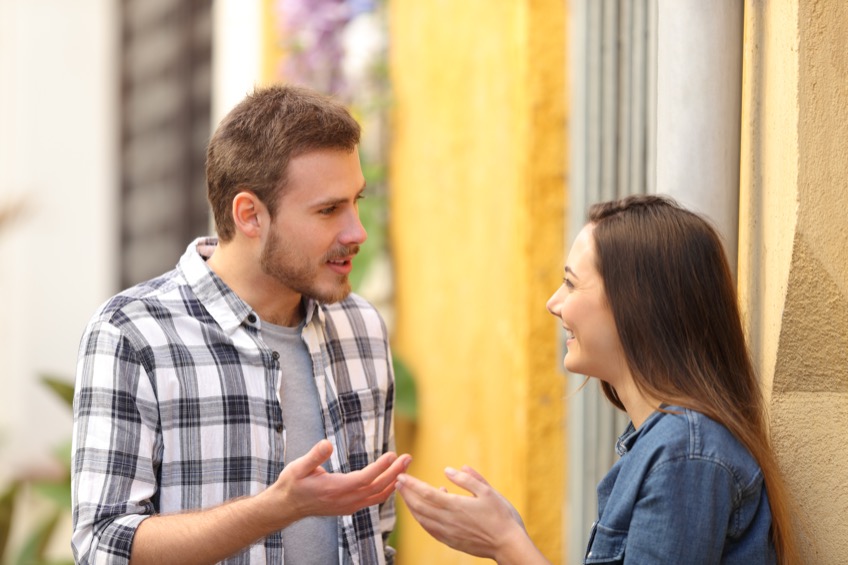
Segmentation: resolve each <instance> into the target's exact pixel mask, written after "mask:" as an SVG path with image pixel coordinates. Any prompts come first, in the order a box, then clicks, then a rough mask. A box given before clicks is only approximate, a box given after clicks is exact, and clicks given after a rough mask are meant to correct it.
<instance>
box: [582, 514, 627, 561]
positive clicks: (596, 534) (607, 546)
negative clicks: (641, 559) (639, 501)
mask: <svg viewBox="0 0 848 565" xmlns="http://www.w3.org/2000/svg"><path fill="white" fill-rule="evenodd" d="M626 545H627V532H621V531H618V530H613V529H611V528H607V527H605V526H603V525H601V524H599V523H598V522H595V523H594V524H592V532H591V534H589V544H588V546H587V547H586V557H585V558H584V560H583V563H584V564H585V565H591V564H602V563H613V564H614V563H624V548H625V546H626Z"/></svg>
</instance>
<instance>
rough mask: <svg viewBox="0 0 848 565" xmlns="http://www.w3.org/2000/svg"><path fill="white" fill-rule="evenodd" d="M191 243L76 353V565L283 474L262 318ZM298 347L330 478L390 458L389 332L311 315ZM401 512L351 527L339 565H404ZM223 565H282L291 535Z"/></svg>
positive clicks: (346, 307)
mask: <svg viewBox="0 0 848 565" xmlns="http://www.w3.org/2000/svg"><path fill="white" fill-rule="evenodd" d="M215 245H217V240H216V239H214V238H200V239H197V240H195V241H194V242H192V244H191V245H190V246H189V247H188V249H187V250H186V253H185V254H184V255H183V257H182V258H181V259H180V262H179V264H178V265H177V268H176V269H175V270H173V271H171V272H169V273H166V274H165V275H163V276H161V277H159V278H156V279H153V280H151V281H148V282H146V283H142V284H140V285H138V286H135V287H133V288H131V289H129V290H126V291H124V292H122V293H120V294H118V295H117V296H115V297H114V298H112V299H110V300H109V301H107V302H106V303H105V304H104V305H103V306H102V307H101V308H100V309H99V310H98V311H97V313H96V314H95V315H94V317H93V318H92V320H91V322H89V324H88V326H87V328H86V330H85V333H84V335H83V338H82V343H81V345H80V356H79V362H78V366H77V380H76V391H75V397H74V434H73V467H72V469H73V472H72V482H73V527H74V532H73V538H72V547H73V551H74V556H75V558H76V560H77V562H78V563H110V564H112V563H126V562H127V561H128V560H129V556H130V551H131V546H132V540H133V535H134V533H135V530H136V528H137V527H138V525H139V524H140V523H141V521H142V520H144V519H145V518H146V517H149V516H151V515H153V514H158V513H162V514H165V513H172V512H180V511H188V510H194V509H201V508H208V507H211V506H215V505H218V504H221V503H223V502H225V501H227V500H229V499H232V498H236V497H241V496H247V495H255V494H257V493H259V492H261V491H262V490H264V489H266V488H267V487H268V486H270V485H271V484H272V483H273V482H274V481H275V480H276V479H277V476H278V475H279V474H280V472H281V471H282V470H283V461H284V452H285V437H286V435H285V422H284V421H283V415H282V411H281V408H280V399H279V390H280V379H281V370H280V361H279V360H278V356H277V355H276V354H275V352H273V351H271V350H270V349H268V347H267V346H266V345H265V344H264V342H263V341H262V340H261V339H260V321H259V319H258V317H257V315H256V313H255V312H254V311H253V310H252V309H251V308H250V306H248V305H247V304H246V303H245V302H244V301H242V300H241V299H240V298H239V297H238V296H236V294H235V293H234V292H233V291H232V290H230V289H229V288H228V287H227V286H226V285H225V284H224V283H223V281H222V280H221V279H220V278H219V277H217V276H216V275H215V274H214V273H213V272H212V271H211V270H210V269H209V267H208V266H207V265H206V262H205V260H206V258H208V256H209V255H211V252H212V250H213V249H214V246H215ZM302 339H303V340H304V341H305V343H306V345H307V347H308V350H309V353H310V355H311V357H312V365H313V376H314V378H315V383H316V385H317V388H318V394H319V396H320V399H321V405H322V410H323V420H324V426H325V431H326V434H327V439H329V440H330V441H331V442H332V444H333V448H334V450H333V454H332V458H331V459H330V467H331V471H332V472H334V473H347V472H349V471H355V470H358V469H362V468H363V467H365V466H366V465H368V464H369V463H371V462H373V461H374V460H375V459H377V458H378V457H379V456H380V455H381V454H382V453H384V452H386V451H389V450H392V449H394V445H393V442H394V438H393V435H392V425H391V422H392V403H393V396H394V381H393V374H392V365H391V355H390V352H389V345H388V341H387V336H386V329H385V325H384V324H383V321H382V319H381V318H380V316H379V314H378V313H377V311H376V310H375V309H374V308H373V307H372V306H371V305H369V304H368V303H367V302H365V301H364V300H363V299H361V298H360V297H358V296H356V295H350V296H349V297H348V298H346V299H345V300H343V301H341V302H339V303H337V304H331V305H323V304H318V303H316V302H314V301H309V302H308V303H307V308H306V321H305V325H304V328H303V333H302ZM394 522H395V513H394V500H393V499H392V498H390V499H389V500H388V501H387V502H386V503H384V504H382V505H380V506H373V507H370V508H365V509H362V510H360V511H359V512H357V513H355V514H354V515H353V516H343V517H340V518H339V558H340V562H341V563H354V564H363V565H369V564H378V563H379V564H383V563H393V562H394V549H392V548H391V547H389V546H387V545H385V541H386V538H387V537H388V534H389V533H390V531H391V529H392V528H393V527H394ZM225 563H283V543H282V534H281V533H280V532H276V533H274V534H271V535H270V536H268V537H266V538H264V539H262V540H260V541H258V542H257V543H255V544H254V545H252V546H250V547H249V548H247V549H246V550H245V551H243V552H241V553H240V554H238V555H236V556H234V557H232V558H230V559H228V560H227V561H225Z"/></svg>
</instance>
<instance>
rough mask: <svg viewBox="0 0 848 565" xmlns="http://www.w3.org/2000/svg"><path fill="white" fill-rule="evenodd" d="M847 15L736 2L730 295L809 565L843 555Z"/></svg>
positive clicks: (847, 369)
mask: <svg viewBox="0 0 848 565" xmlns="http://www.w3.org/2000/svg"><path fill="white" fill-rule="evenodd" d="M846 37H848V3H845V2H842V1H841V0H829V1H819V2H812V1H800V0H787V1H785V2H767V1H765V0H758V1H748V2H746V7H745V61H744V78H743V116H742V118H743V127H742V155H741V157H742V158H741V164H742V167H741V171H742V175H741V177H742V178H741V181H742V182H741V189H742V197H741V203H740V264H739V274H740V277H739V284H740V291H741V295H742V303H743V305H745V307H746V309H747V323H748V328H749V333H750V337H751V347H752V351H753V354H754V357H755V360H756V362H757V365H758V368H759V370H760V372H761V373H762V376H763V379H764V381H765V383H766V385H767V393H768V395H769V397H770V406H771V411H772V425H773V433H774V438H775V443H776V447H777V449H778V451H779V458H780V462H781V464H782V465H783V467H784V470H785V473H786V475H787V478H788V481H789V484H790V487H791V489H792V491H793V492H794V494H795V496H796V499H797V502H798V505H799V511H798V517H799V521H800V522H801V523H802V524H805V529H806V532H805V533H804V534H802V546H803V548H804V554H805V556H806V558H807V560H808V562H809V563H841V562H844V560H845V556H846V555H848V521H846V519H845V516H846V515H848V448H846V443H845V441H844V433H845V430H846V429H848V80H846V76H848V50H846V49H845V40H846Z"/></svg>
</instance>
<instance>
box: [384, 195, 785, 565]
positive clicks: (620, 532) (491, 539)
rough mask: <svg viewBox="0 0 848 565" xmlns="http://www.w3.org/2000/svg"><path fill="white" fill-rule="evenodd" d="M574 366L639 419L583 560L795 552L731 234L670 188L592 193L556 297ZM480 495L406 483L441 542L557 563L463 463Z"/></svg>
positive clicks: (606, 483)
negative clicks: (733, 264)
mask: <svg viewBox="0 0 848 565" xmlns="http://www.w3.org/2000/svg"><path fill="white" fill-rule="evenodd" d="M547 307H548V310H549V311H550V312H551V314H553V315H554V316H556V317H558V318H560V319H561V320H562V325H563V327H564V328H565V330H566V332H567V342H566V345H567V348H568V352H567V354H566V356H565V360H564V364H565V367H566V369H568V370H569V371H570V372H572V373H579V374H584V375H588V376H591V377H594V378H597V379H598V380H599V381H600V383H601V387H602V388H603V390H604V393H605V394H606V396H607V398H608V399H609V400H610V402H612V403H613V404H614V405H615V406H616V407H618V408H620V409H622V410H625V411H626V412H627V414H628V416H629V417H630V419H631V423H630V425H629V426H628V427H627V429H626V430H625V432H624V434H623V435H622V436H621V437H620V438H619V441H618V442H617V445H616V449H617V451H618V453H619V455H621V458H620V459H619V460H618V461H617V462H616V464H615V465H613V467H612V469H611V470H610V471H609V473H608V474H607V475H606V477H604V479H603V480H602V481H601V482H600V483H599V485H598V509H599V512H598V520H597V521H596V522H595V524H594V526H593V528H592V532H591V534H590V537H589V541H588V544H587V550H586V558H585V561H584V562H585V563H686V564H697V563H727V564H730V563H740V564H744V565H756V564H761V563H762V564H766V563H796V562H797V551H796V548H795V546H794V543H793V540H792V534H791V527H790V516H789V510H788V497H787V493H786V490H785V487H784V484H783V482H782V480H781V477H780V473H779V471H778V467H777V463H776V462H775V457H774V453H773V452H772V448H771V445H770V442H769V436H768V430H767V425H766V416H765V408H764V403H763V399H762V396H761V393H760V390H759V385H758V381H757V378H756V375H755V374H754V370H753V367H752V364H751V360H750V358H749V356H748V352H747V348H746V345H745V339H744V336H743V332H742V325H741V321H740V316H739V310H738V305H737V300H736V293H735V289H734V284H733V280H732V277H731V274H730V269H729V268H728V264H727V259H726V258H725V256H724V252H723V250H722V246H721V241H720V239H719V236H718V235H717V233H716V232H715V230H714V229H713V228H712V227H711V226H710V225H709V224H708V223H707V222H706V221H704V220H703V219H702V218H701V217H699V216H697V215H696V214H693V213H691V212H688V211H686V210H684V209H683V208H681V207H679V206H678V205H677V204H675V203H674V202H673V201H672V200H670V199H668V198H663V197H659V196H632V197H628V198H624V199H622V200H618V201H613V202H606V203H602V204H597V205H595V206H593V207H592V208H591V209H590V211H589V222H588V224H587V225H586V226H585V227H584V228H583V230H582V231H581V232H580V234H579V235H578V236H577V238H576V240H575V241H574V244H573V246H572V248H571V251H570V253H569V255H568V259H567V262H566V265H565V278H564V280H563V285H562V286H561V287H560V288H559V289H558V290H557V291H556V293H555V294H554V295H553V296H552V297H551V299H550V300H549V301H548V304H547ZM445 473H446V475H447V477H448V479H449V480H451V481H452V482H453V483H455V484H457V485H458V486H460V487H462V488H464V489H465V490H468V491H469V492H470V493H471V494H472V495H473V496H470V497H469V496H460V495H453V494H448V493H447V492H446V491H445V490H444V489H440V490H436V489H435V488H433V487H431V486H430V485H427V484H426V483H423V482H421V481H419V480H417V479H414V478H413V477H410V476H408V475H401V477H400V478H399V480H398V482H399V484H398V491H399V492H400V494H401V496H402V497H403V499H404V501H405V502H406V504H407V506H408V507H409V509H410V511H411V512H412V514H413V516H415V518H416V519H417V520H418V521H419V522H420V523H421V525H422V526H423V527H424V528H425V529H426V530H427V531H428V532H430V533H431V534H432V535H433V536H434V537H436V538H437V539H438V540H440V541H442V542H444V543H446V544H448V545H450V546H451V547H454V548H456V549H459V550H461V551H465V552H467V553H471V554H474V555H478V556H481V557H489V558H493V559H495V560H496V561H497V562H498V563H500V564H501V565H505V564H513V563H514V564H519V563H520V564H522V565H527V564H536V563H540V564H541V563H548V561H547V560H546V559H545V558H544V557H543V556H542V554H541V553H540V552H539V551H538V549H536V547H535V546H534V545H533V543H532V541H531V540H530V538H529V537H528V535H527V533H526V531H525V530H524V527H523V524H522V523H521V519H520V517H518V515H517V513H516V512H515V510H514V509H513V508H512V506H511V505H510V504H509V503H508V502H507V501H506V500H505V499H504V498H503V497H502V496H501V495H499V494H498V493H497V492H496V491H495V490H494V489H492V487H490V486H489V485H488V483H486V481H485V479H483V477H481V476H480V475H479V474H478V473H477V472H475V471H474V470H473V469H471V468H469V467H463V468H462V470H454V469H450V468H449V469H447V470H446V471H445Z"/></svg>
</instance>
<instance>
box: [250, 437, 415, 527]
mask: <svg viewBox="0 0 848 565" xmlns="http://www.w3.org/2000/svg"><path fill="white" fill-rule="evenodd" d="M332 453H333V446H332V444H331V443H330V442H329V441H327V440H326V439H325V440H321V441H319V442H318V443H316V444H315V445H314V446H313V447H312V449H310V450H309V452H308V453H306V454H305V455H303V456H302V457H300V458H298V459H295V460H294V461H292V462H291V463H289V464H288V465H287V466H286V468H285V469H284V470H283V472H282V473H280V476H279V478H278V479H277V482H276V483H274V484H273V485H272V486H271V487H270V488H269V489H268V490H267V491H265V493H263V495H260V496H265V495H267V496H268V497H279V499H280V501H281V502H280V503H281V504H282V503H283V502H282V501H285V505H286V506H287V507H288V508H289V509H291V512H292V513H293V514H294V516H295V519H294V520H292V522H294V521H297V520H300V519H302V518H305V517H307V516H346V515H349V514H353V513H354V512H356V511H357V510H360V509H362V508H366V507H368V506H373V505H375V504H381V503H383V502H385V501H386V499H387V498H389V496H390V495H391V494H392V492H394V490H395V484H396V482H397V477H398V475H400V474H401V473H403V472H404V471H405V470H406V468H407V467H408V466H409V463H410V461H412V457H410V456H409V455H401V456H400V457H398V456H397V455H396V454H394V453H392V452H388V453H384V454H383V455H382V456H380V458H379V459H377V460H376V461H374V462H373V463H371V464H370V465H368V466H367V467H365V468H364V469H362V470H360V471H353V472H350V473H328V472H327V471H326V470H325V469H324V468H323V467H322V466H321V465H322V464H323V463H324V462H325V461H327V460H328V459H329V458H330V455H331V454H332ZM290 523H291V522H290ZM283 527H285V526H283Z"/></svg>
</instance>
